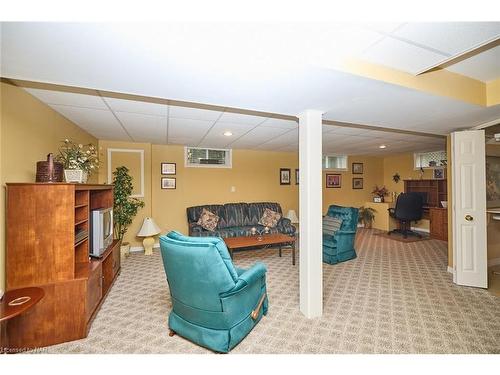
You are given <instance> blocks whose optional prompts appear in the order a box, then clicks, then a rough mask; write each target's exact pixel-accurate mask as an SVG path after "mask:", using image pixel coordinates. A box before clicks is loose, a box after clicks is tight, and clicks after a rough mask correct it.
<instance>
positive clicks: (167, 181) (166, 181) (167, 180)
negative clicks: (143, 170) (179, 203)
mask: <svg viewBox="0 0 500 375" xmlns="http://www.w3.org/2000/svg"><path fill="white" fill-rule="evenodd" d="M176 185H177V184H176V180H175V177H162V178H161V188H162V189H175V188H176V187H177V186H176Z"/></svg>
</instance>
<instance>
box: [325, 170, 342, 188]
mask: <svg viewBox="0 0 500 375" xmlns="http://www.w3.org/2000/svg"><path fill="white" fill-rule="evenodd" d="M341 186H342V175H341V174H334V173H327V174H326V187H327V188H339V187H341Z"/></svg>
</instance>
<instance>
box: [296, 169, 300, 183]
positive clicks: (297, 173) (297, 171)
mask: <svg viewBox="0 0 500 375" xmlns="http://www.w3.org/2000/svg"><path fill="white" fill-rule="evenodd" d="M298 184H299V170H298V169H296V170H295V185H298Z"/></svg>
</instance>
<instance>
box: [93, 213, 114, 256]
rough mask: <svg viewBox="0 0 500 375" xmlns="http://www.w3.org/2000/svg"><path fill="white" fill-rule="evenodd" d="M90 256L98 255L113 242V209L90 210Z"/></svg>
mask: <svg viewBox="0 0 500 375" xmlns="http://www.w3.org/2000/svg"><path fill="white" fill-rule="evenodd" d="M90 218H91V219H90V221H91V232H90V256H93V257H100V256H101V255H102V254H103V253H104V252H105V251H106V249H107V248H108V246H109V245H111V243H112V242H113V209H112V208H99V209H97V210H92V215H91V216H90Z"/></svg>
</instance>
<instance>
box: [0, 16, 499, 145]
mask: <svg viewBox="0 0 500 375" xmlns="http://www.w3.org/2000/svg"><path fill="white" fill-rule="evenodd" d="M499 36H500V23H498V22H482V23H478V22H474V23H467V22H453V23H371V24H363V25H361V24H334V23H331V24H280V25H272V24H267V25H260V24H259V25H257V24H230V23H228V24H209V23H207V24H203V23H200V24H182V23H176V24H139V23H133V24H124V23H115V24H90V23H87V24H71V23H3V24H2V35H1V37H2V44H1V48H2V54H1V74H2V76H3V77H7V78H12V79H17V80H26V81H33V82H45V83H49V84H58V85H64V86H70V87H80V88H86V89H92V90H95V93H96V95H82V94H76V93H75V94H71V93H66V92H64V93H62V92H58V91H53V92H52V91H50V90H47V91H46V92H42V91H41V90H39V91H38V92H37V91H36V90H35V89H28V90H30V92H31V93H32V94H33V95H35V96H37V97H38V98H39V99H40V100H41V101H43V102H45V103H47V104H49V105H51V106H52V107H53V108H54V109H55V110H57V111H58V112H60V113H61V114H62V115H64V116H65V117H67V118H69V119H70V120H72V121H74V122H76V123H77V124H79V125H80V126H82V127H83V128H85V129H87V130H88V131H89V132H90V133H92V134H94V135H95V136H96V137H98V138H102V139H123V140H134V141H145V142H153V143H175V144H189V145H196V146H206V147H208V146H211V147H234V148H252V149H279V150H296V149H297V127H296V124H295V123H294V122H293V121H285V120H281V119H276V118H272V116H271V117H267V118H262V117H259V116H245V115H242V114H235V113H229V112H225V111H223V110H221V111H212V110H206V109H198V108H188V107H183V106H172V105H164V104H157V103H155V102H154V101H155V100H151V101H142V100H137V101H135V100H123V99H117V98H114V97H113V98H112V97H104V98H101V97H100V96H99V92H114V93H124V94H132V95H138V96H142V97H147V98H153V99H155V98H160V99H169V100H174V101H186V102H191V103H201V104H206V105H209V106H210V105H215V106H220V107H221V108H226V107H230V108H240V109H245V110H253V111H262V112H266V113H273V114H279V115H286V116H297V114H298V113H300V112H301V111H303V110H305V109H308V108H315V109H321V110H323V111H324V119H325V120H331V121H338V122H348V123H355V124H361V125H369V126H375V127H384V128H390V129H399V130H406V131H414V132H425V133H432V134H439V135H445V134H448V133H449V132H450V131H453V130H456V129H464V128H470V127H473V126H476V125H479V124H482V123H485V122H489V121H492V120H495V119H498V118H500V106H498V105H497V106H492V107H482V106H479V105H473V104H469V103H465V102H462V101H459V100H455V99H451V98H448V97H443V96H438V95H432V94H429V93H425V92H422V91H417V90H412V89H409V88H405V87H402V86H397V85H393V84H389V83H386V82H382V81H377V80H373V79H368V78H364V77H360V76H357V75H354V74H349V73H345V72H342V71H340V70H337V69H336V68H335V66H336V65H335V64H336V63H337V62H338V61H339V59H340V58H342V57H346V56H357V57H359V58H362V59H364V60H366V61H369V62H373V63H377V64H382V65H386V66H389V67H393V68H395V69H398V70H402V71H405V72H409V73H415V72H417V71H419V70H422V69H425V68H426V67H428V66H429V65H435V64H437V63H439V62H441V61H443V60H446V59H448V58H450V57H452V56H455V55H457V54H461V53H462V52H464V51H466V50H469V49H471V48H474V47H476V46H478V45H481V44H482V43H485V42H486V41H489V40H492V39H495V38H498V37H499ZM497 48H498V47H497ZM497 48H494V49H490V50H488V51H485V52H482V53H481V54H479V55H476V56H474V57H472V58H470V59H467V60H463V61H461V62H460V63H457V64H455V65H452V66H450V67H449V68H447V69H449V70H453V71H456V72H458V73H460V74H463V75H467V76H469V77H472V78H474V79H479V80H482V81H485V82H487V81H490V80H493V79H497V78H499V77H500V64H498V61H499V59H498V49H497ZM278 117H279V116H278ZM226 130H230V131H231V132H232V133H233V136H232V137H230V138H221V133H223V132H224V131H226ZM328 130H330V131H328V132H326V133H325V136H327V137H326V139H327V140H326V141H325V144H324V148H325V150H328V152H334V151H335V150H342V149H345V148H346V147H347V146H346V145H349V148H350V149H353V151H354V149H356V147H355V146H354V145H355V144H357V145H358V147H357V149H358V150H357V151H356V152H361V153H362V152H368V151H367V150H371V149H369V147H374V146H375V145H376V144H378V142H379V141H380V140H384V139H388V137H389V136H388V135H387V134H390V133H381V134H379V133H377V132H374V133H370V132H368V131H362V130H360V131H358V133H356V134H352V135H347V136H349V137H347V138H345V137H344V142H340V141H339V139H341V138H342V137H335V135H336V132H335V131H332V129H331V128H329V129H328ZM330 133H331V134H330ZM341 134H342V133H339V134H338V135H341ZM343 135H346V134H343ZM433 139H434V140H435V138H433ZM438 140H439V139H438ZM392 141H393V143H394V147H393V149H401V150H404V151H406V150H410V149H411V148H412V147H413V148H415V147H417V148H418V149H419V150H420V149H424V148H429V147H434V144H433V143H432V142H427V141H426V140H424V139H415V140H414V139H412V138H410V137H408V136H405V137H400V138H398V139H393V140H392ZM413 141H415V142H414V143H415V145H416V146H411V145H410V144H409V143H413ZM336 142H337V143H336ZM440 142H441V143H442V141H440ZM351 145H352V146H351ZM360 145H368V146H369V147H368V146H366V147H364V146H363V147H361V146H360ZM396 146H397V147H396ZM440 146H442V144H441V145H440ZM332 148H335V150H333V149H332ZM388 149H389V147H388ZM342 152H343V151H342Z"/></svg>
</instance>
